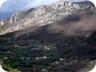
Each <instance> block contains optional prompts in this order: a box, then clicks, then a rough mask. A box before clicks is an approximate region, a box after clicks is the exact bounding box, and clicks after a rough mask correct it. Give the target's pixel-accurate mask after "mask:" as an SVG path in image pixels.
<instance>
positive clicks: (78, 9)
mask: <svg viewBox="0 0 96 72" xmlns="http://www.w3.org/2000/svg"><path fill="white" fill-rule="evenodd" d="M92 10H94V5H93V4H92V3H91V2H89V1H85V2H80V3H75V2H74V3H72V2H64V1H59V2H57V3H54V4H50V5H47V6H45V5H43V6H39V7H37V8H30V9H26V10H24V11H21V12H16V13H15V14H13V15H12V16H11V17H10V18H9V19H7V20H4V21H0V35H2V34H6V33H10V32H14V31H17V30H21V29H24V28H28V27H34V26H42V25H45V24H50V23H53V22H55V21H59V20H62V19H63V18H64V17H67V16H69V15H72V14H78V13H79V14H82V13H90V11H92Z"/></svg>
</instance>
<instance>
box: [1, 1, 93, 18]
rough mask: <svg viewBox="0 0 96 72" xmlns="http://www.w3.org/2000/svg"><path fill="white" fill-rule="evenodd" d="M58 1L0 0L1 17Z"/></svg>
mask: <svg viewBox="0 0 96 72" xmlns="http://www.w3.org/2000/svg"><path fill="white" fill-rule="evenodd" d="M57 1H59V0H0V17H6V16H10V15H11V14H12V13H14V12H16V11H20V10H23V9H26V8H30V7H36V6H40V5H47V4H50V3H55V2H57ZM65 1H71V2H79V1H85V0H65ZM93 1H94V0H93ZM5 13H6V14H5ZM4 15H5V16H4Z"/></svg>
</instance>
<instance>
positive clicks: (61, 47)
mask: <svg viewBox="0 0 96 72" xmlns="http://www.w3.org/2000/svg"><path fill="white" fill-rule="evenodd" d="M95 19H96V9H95V6H94V5H93V3H91V2H89V1H85V2H67V1H59V2H57V3H53V4H50V5H44V6H39V7H37V8H30V9H26V10H24V11H21V12H17V13H15V14H13V15H12V16H11V17H10V18H9V19H6V20H2V21H0V58H1V60H2V61H3V63H4V64H5V65H7V66H4V64H3V67H4V68H5V69H6V70H9V71H10V70H12V69H11V68H13V70H14V68H17V69H18V70H20V71H21V72H86V71H88V70H90V69H92V67H93V66H94V63H95V60H96V20H95ZM10 67H11V68H10Z"/></svg>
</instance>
